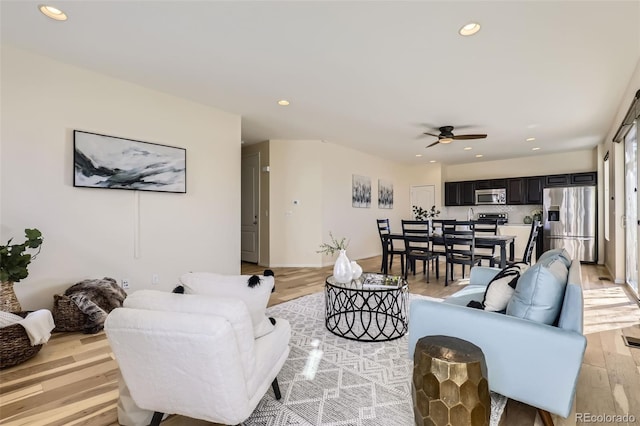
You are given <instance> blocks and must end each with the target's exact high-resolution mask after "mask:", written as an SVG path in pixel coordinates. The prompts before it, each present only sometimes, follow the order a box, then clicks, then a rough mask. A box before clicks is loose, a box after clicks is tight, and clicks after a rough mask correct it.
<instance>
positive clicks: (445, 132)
mask: <svg viewBox="0 0 640 426" xmlns="http://www.w3.org/2000/svg"><path fill="white" fill-rule="evenodd" d="M462 127H466V126H462ZM433 130H440V134H439V135H436V134H433V133H429V132H424V133H423V135H429V136H435V137H436V138H438V140H437V141H435V142H434V143H432V144H430V145H427V148H430V147H432V146H434V145H438V144H439V143H451V142H453V141H454V140H464V139H484V138H486V137H487V135H486V134H475V135H454V134H453V126H442V127H438V128H437V129H436V128H434V129H433Z"/></svg>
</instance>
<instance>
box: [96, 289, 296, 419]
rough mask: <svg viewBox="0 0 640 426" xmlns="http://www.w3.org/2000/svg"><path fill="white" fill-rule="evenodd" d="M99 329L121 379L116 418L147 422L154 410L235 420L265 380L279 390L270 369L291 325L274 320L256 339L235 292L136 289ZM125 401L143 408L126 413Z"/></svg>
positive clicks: (275, 368) (284, 349)
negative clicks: (222, 294)
mask: <svg viewBox="0 0 640 426" xmlns="http://www.w3.org/2000/svg"><path fill="white" fill-rule="evenodd" d="M272 280H273V278H271V281H272ZM265 304H266V302H265ZM105 331H106V334H107V337H108V339H109V342H110V344H111V348H112V350H113V352H114V354H115V357H116V360H117V362H118V364H119V366H120V371H121V373H122V378H123V380H124V385H125V387H124V389H123V386H121V401H120V402H119V406H118V408H119V409H118V418H119V422H120V424H124V425H132V424H148V422H149V418H151V413H152V412H154V411H155V412H158V413H169V414H180V415H184V416H187V417H192V418H197V419H203V420H207V421H210V422H216V423H223V424H239V423H241V422H243V421H244V420H246V419H247V418H248V417H249V416H250V415H251V413H252V412H253V410H254V409H255V408H256V406H257V405H258V403H259V401H260V400H261V399H262V398H263V396H264V395H265V393H266V392H267V391H268V389H269V386H270V385H272V384H273V388H274V392H275V393H276V397H277V398H279V397H280V395H279V389H277V380H276V375H277V374H278V372H279V371H280V369H281V368H282V366H283V364H284V362H285V360H286V359H287V356H288V354H289V340H290V338H291V327H290V325H289V323H288V322H287V321H286V320H283V319H276V324H275V325H274V326H273V328H272V329H271V330H270V331H269V332H268V333H267V334H264V335H262V336H261V337H258V338H256V337H255V336H254V325H253V323H252V317H251V315H250V312H249V308H248V307H247V304H246V303H245V302H244V301H243V300H242V299H241V298H237V297H218V296H212V295H203V294H174V293H166V292H160V291H153V290H141V291H137V292H135V293H133V294H132V295H130V296H129V297H127V299H126V300H125V302H124V307H122V308H118V309H115V310H114V311H112V312H111V313H110V314H109V316H108V318H107V320H106V322H105ZM129 394H130V398H131V400H132V401H129V402H128V403H127V401H126V400H125V401H123V400H122V398H128V395H129ZM132 405H133V406H135V408H136V409H141V410H149V411H145V414H146V415H145V416H140V415H137V416H136V415H133V414H131V412H127V407H128V406H129V407H130V406H132ZM130 411H133V410H130ZM142 417H144V419H143V418H142ZM155 417H157V419H155ZM160 417H161V416H154V420H157V422H159V421H160Z"/></svg>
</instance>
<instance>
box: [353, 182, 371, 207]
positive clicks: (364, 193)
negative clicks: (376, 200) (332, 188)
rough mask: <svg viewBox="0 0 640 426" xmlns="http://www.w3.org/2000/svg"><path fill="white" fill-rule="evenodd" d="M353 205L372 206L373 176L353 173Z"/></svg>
mask: <svg viewBox="0 0 640 426" xmlns="http://www.w3.org/2000/svg"><path fill="white" fill-rule="evenodd" d="M351 205H352V206H353V207H363V208H369V207H371V178H370V177H367V176H359V175H353V181H352V185H351Z"/></svg>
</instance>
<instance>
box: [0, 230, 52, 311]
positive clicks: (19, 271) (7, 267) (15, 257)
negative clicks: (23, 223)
mask: <svg viewBox="0 0 640 426" xmlns="http://www.w3.org/2000/svg"><path fill="white" fill-rule="evenodd" d="M24 233H25V237H26V238H27V240H26V241H25V242H23V243H22V244H11V241H13V238H10V239H9V241H7V244H5V245H0V284H1V288H0V310H2V311H9V312H18V311H21V310H22V307H21V306H20V302H19V301H18V298H17V297H16V294H15V292H14V290H13V284H14V283H17V282H19V281H20V280H22V279H24V278H27V276H28V275H29V270H28V269H27V266H29V264H30V263H31V261H33V260H34V259H35V258H36V256H37V255H38V253H40V250H41V248H42V242H43V239H42V233H41V232H40V231H39V230H37V229H25V230H24ZM35 249H38V250H37V251H36V252H35V253H34V254H31V253H28V252H27V251H28V250H35Z"/></svg>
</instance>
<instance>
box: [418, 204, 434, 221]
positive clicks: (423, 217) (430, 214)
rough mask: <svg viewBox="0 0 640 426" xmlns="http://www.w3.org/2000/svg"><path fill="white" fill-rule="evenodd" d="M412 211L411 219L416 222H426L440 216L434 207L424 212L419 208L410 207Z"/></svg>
mask: <svg viewBox="0 0 640 426" xmlns="http://www.w3.org/2000/svg"><path fill="white" fill-rule="evenodd" d="M412 209H413V217H415V218H416V220H426V219H433V218H434V217H438V215H439V214H440V210H436V206H431V209H429V210H425V209H423V208H422V207H419V206H412Z"/></svg>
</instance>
